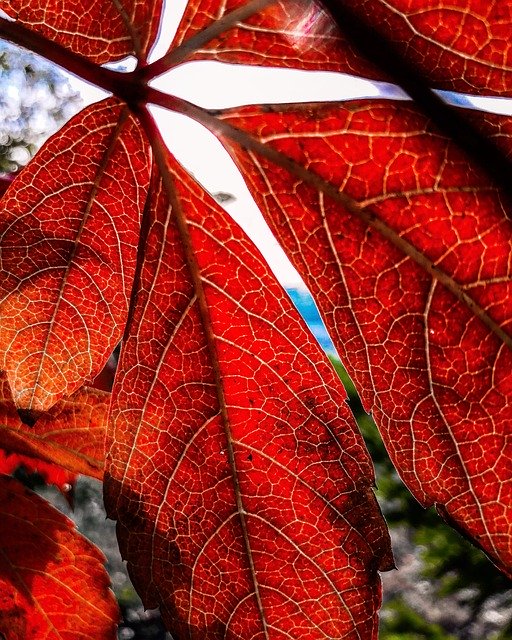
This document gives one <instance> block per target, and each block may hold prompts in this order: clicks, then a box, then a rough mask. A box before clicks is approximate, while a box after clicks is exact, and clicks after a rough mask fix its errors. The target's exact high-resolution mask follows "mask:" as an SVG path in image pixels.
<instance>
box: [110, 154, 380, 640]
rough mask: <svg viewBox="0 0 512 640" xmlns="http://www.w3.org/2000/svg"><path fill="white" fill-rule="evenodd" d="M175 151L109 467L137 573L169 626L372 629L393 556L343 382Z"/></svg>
mask: <svg viewBox="0 0 512 640" xmlns="http://www.w3.org/2000/svg"><path fill="white" fill-rule="evenodd" d="M164 162H165V160H164V158H163V154H162V156H161V157H160V165H162V164H163V163H164ZM166 162H167V163H168V164H167V167H166V168H165V178H164V180H165V185H166V189H167V190H169V191H170V193H171V194H172V195H171V196H170V199H169V197H168V196H167V195H166V189H164V188H163V187H162V185H161V183H160V181H159V180H158V179H156V181H155V185H154V189H153V190H152V191H153V204H152V207H151V211H150V220H149V221H148V228H147V240H146V243H145V244H146V247H147V251H146V254H145V257H144V263H143V265H142V271H141V274H140V282H139V286H138V290H137V295H136V307H135V310H134V312H133V317H132V319H131V323H130V327H129V332H128V335H127V338H126V343H125V345H124V347H123V351H122V354H121V359H120V364H119V370H118V376H117V377H116V382H115V384H114V390H113V400H112V428H111V440H112V446H111V448H110V451H109V453H108V455H107V469H106V477H105V494H106V504H107V513H108V514H109V516H110V517H113V518H115V519H117V520H118V536H119V540H120V547H121V550H122V554H123V556H124V557H125V558H126V559H127V560H128V567H129V570H130V574H131V577H132V580H133V581H134V584H135V585H136V587H137V589H138V591H139V592H140V593H141V595H142V598H143V601H144V603H145V605H146V606H148V607H153V606H157V605H159V606H160V607H161V610H162V613H163V616H164V619H165V620H166V624H167V625H168V626H169V629H170V630H171V632H172V633H173V634H176V636H175V637H177V638H182V637H183V638H184V637H187V638H190V639H192V638H194V639H197V640H199V639H201V640H213V639H214V638H215V639H217V638H226V639H228V638H229V639H232V640H233V639H235V638H242V637H243V638H264V637H265V638H284V637H290V630H291V629H293V636H294V637H307V638H311V639H312V638H326V637H329V638H340V637H344V638H345V637H346V638H360V639H361V640H362V639H364V640H367V639H368V640H369V639H370V638H374V637H375V634H376V631H377V624H376V611H377V608H378V606H379V601H380V586H379V579H378V576H377V568H379V567H380V568H382V569H386V568H389V567H390V565H391V564H392V559H391V555H390V550H389V546H388V545H389V540H388V535H387V532H386V528H385V524H384V522H383V520H382V517H381V515H380V512H379V509H378V506H377V504H376V501H375V498H374V495H373V492H372V489H371V485H372V482H373V471H372V468H371V463H370V460H369V458H368V456H367V453H366V451H365V449H364V444H363V441H362V439H361V437H360V435H359V433H358V432H357V428H356V426H355V424H354V422H353V418H352V416H351V414H350V412H349V411H348V408H347V405H346V402H345V392H344V390H343V387H342V386H341V385H340V382H339V380H338V378H337V376H336V374H335V373H334V371H333V370H332V368H331V366H330V364H329V363H328V361H327V359H326V356H325V354H323V352H322V351H321V350H320V348H319V347H318V345H317V344H316V343H315V341H314V339H312V338H311V337H310V335H309V333H308V331H307V329H306V327H305V325H304V324H303V322H302V320H301V319H300V317H299V316H298V314H297V313H296V311H295V310H294V308H293V305H292V303H291V302H290V300H289V299H288V297H287V296H286V294H285V293H284V292H283V290H282V289H281V288H280V286H279V285H278V284H277V283H276V281H275V279H274V277H273V276H272V275H271V273H270V271H269V270H268V267H267V266H266V265H265V264H264V262H263V259H262V258H261V256H260V255H259V254H258V252H257V251H256V249H255V248H254V247H253V246H252V244H251V243H250V241H249V240H248V239H247V238H246V237H245V236H244V235H243V233H242V231H241V230H240V229H239V228H238V227H237V226H236V225H234V223H233V222H232V221H230V219H229V217H228V216H227V214H225V213H224V212H223V211H222V210H221V209H220V208H219V207H218V206H217V205H216V204H215V203H214V201H213V200H212V199H211V198H210V197H209V196H208V195H207V194H206V193H205V192H204V191H203V190H202V189H201V188H200V187H199V186H198V185H196V184H195V183H194V182H193V180H192V179H191V178H190V176H189V175H188V174H187V173H186V172H185V171H184V170H182V169H181V168H180V167H179V165H177V164H176V163H175V161H174V160H173V159H172V158H167V160H166ZM283 363H286V364H283Z"/></svg>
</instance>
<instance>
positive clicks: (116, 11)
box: [0, 0, 162, 64]
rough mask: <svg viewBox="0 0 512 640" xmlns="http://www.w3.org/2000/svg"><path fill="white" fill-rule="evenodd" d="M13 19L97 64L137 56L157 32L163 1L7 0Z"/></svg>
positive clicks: (5, 5)
mask: <svg viewBox="0 0 512 640" xmlns="http://www.w3.org/2000/svg"><path fill="white" fill-rule="evenodd" d="M0 8H1V9H2V10H3V11H5V12H6V13H7V14H8V15H10V16H11V17H13V18H16V20H17V21H19V22H21V23H22V24H24V25H26V26H28V27H30V28H31V29H33V30H34V31H37V32H39V33H41V34H43V35H44V36H46V37H47V38H49V39H50V40H53V41H54V42H58V43H59V44H61V45H64V46H65V47H67V48H68V49H71V50H72V51H73V52H75V53H79V54H81V55H83V56H86V57H87V58H89V60H92V61H93V62H96V63H97V64H103V63H104V62H113V61H115V60H120V59H122V58H124V57H126V56H128V55H132V54H134V55H136V56H137V57H138V58H140V59H145V56H146V54H147V52H148V51H149V49H150V48H151V46H152V45H153V43H154V41H155V38H156V36H157V33H158V27H159V22H160V14H161V11H162V0H119V1H118V0H114V1H113V0H94V2H90V1H89V0H73V1H71V0H9V2H8V3H3V2H2V3H1V5H0Z"/></svg>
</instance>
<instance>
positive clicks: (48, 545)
mask: <svg viewBox="0 0 512 640" xmlns="http://www.w3.org/2000/svg"><path fill="white" fill-rule="evenodd" d="M14 532H15V535H13V533H14ZM0 548H1V549H2V553H1V554H0V634H2V637H4V638H5V640H27V639H28V638H33V639H34V640H36V639H39V638H45V640H75V639H76V638H83V639H84V640H87V639H90V640H108V639H112V640H113V639H114V638H116V623H117V620H118V619H119V613H118V610H117V605H116V602H115V598H114V595H113V593H112V592H111V591H110V590H109V579H108V575H107V572H106V571H105V568H104V567H103V563H104V561H105V558H104V557H103V554H102V553H101V551H100V550H99V549H98V548H97V547H95V546H94V545H93V544H91V543H90V542H89V541H88V540H86V539H85V538H83V537H82V536H81V535H80V534H79V533H77V532H76V530H75V528H74V525H73V523H72V522H71V520H69V519H68V518H66V517H65V516H64V515H62V513H60V512H59V511H57V510H56V509H54V508H53V507H52V506H50V505H49V504H48V503H47V502H46V501H45V500H43V499H42V498H40V497H39V496H37V495H36V494H34V493H32V492H31V491H28V490H27V489H25V488H24V487H23V486H22V485H21V484H20V483H19V482H17V481H16V480H14V479H10V478H7V477H0Z"/></svg>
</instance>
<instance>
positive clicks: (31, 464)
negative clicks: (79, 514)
mask: <svg viewBox="0 0 512 640" xmlns="http://www.w3.org/2000/svg"><path fill="white" fill-rule="evenodd" d="M20 468H23V469H24V470H25V471H26V472H27V473H29V474H32V473H36V474H38V475H39V476H40V477H41V478H42V479H43V480H44V482H45V483H46V484H52V485H53V486H54V487H56V488H57V489H58V490H59V491H60V492H61V494H62V495H63V496H64V498H65V499H66V500H67V502H68V504H69V506H70V507H73V504H74V487H75V482H76V478H77V476H76V474H75V473H71V472H70V471H68V470H67V469H64V468H63V467H59V466H58V465H56V464H52V463H51V462H46V461H45V460H41V458H38V457H32V456H29V455H23V454H19V453H12V452H11V451H5V450H4V449H0V474H5V475H8V476H10V475H12V474H14V473H15V471H17V470H18V469H20Z"/></svg>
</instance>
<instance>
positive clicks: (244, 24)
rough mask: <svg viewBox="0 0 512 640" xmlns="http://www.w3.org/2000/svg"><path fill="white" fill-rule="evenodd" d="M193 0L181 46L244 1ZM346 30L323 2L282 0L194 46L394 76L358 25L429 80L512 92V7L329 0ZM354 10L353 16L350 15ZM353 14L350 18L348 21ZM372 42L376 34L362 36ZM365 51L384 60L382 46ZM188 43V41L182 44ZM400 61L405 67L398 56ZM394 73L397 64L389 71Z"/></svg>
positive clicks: (228, 57) (205, 51)
mask: <svg viewBox="0 0 512 640" xmlns="http://www.w3.org/2000/svg"><path fill="white" fill-rule="evenodd" d="M243 4H244V3H243V2H241V0H228V1H227V2H223V3H218V2H216V1H215V0H192V1H191V2H190V3H189V4H188V5H187V9H186V11H185V14H184V17H183V20H182V22H181V25H180V28H179V29H178V32H177V34H176V37H175V40H174V43H173V45H174V46H178V45H182V44H183V43H185V42H186V41H187V40H188V39H190V38H191V37H193V36H195V37H196V38H197V36H198V34H199V33H200V32H201V31H203V30H205V29H206V28H207V27H209V26H210V25H212V23H214V21H215V20H218V19H220V18H223V17H224V16H227V15H228V14H229V13H230V12H231V11H233V10H234V9H236V8H237V7H239V6H240V5H243ZM325 4H327V6H328V7H330V8H331V9H332V10H333V11H335V12H336V13H337V18H338V20H337V22H338V24H339V25H340V26H341V28H342V29H344V27H345V25H346V28H347V31H346V32H345V31H343V32H342V31H341V30H340V29H339V27H338V25H337V24H336V23H335V22H334V21H333V19H332V18H331V17H330V16H329V14H328V13H326V10H325V9H324V8H323V6H322V3H321V2H318V1H317V2H315V1H313V2H311V1H309V0H281V1H280V2H272V3H270V4H269V5H268V6H266V7H265V8H264V9H263V10H261V11H259V10H257V8H256V13H255V15H253V16H250V17H248V18H246V19H245V20H243V21H241V22H239V23H235V24H234V25H229V26H232V28H230V29H227V30H225V31H224V32H223V33H221V34H220V35H219V34H214V37H212V38H211V39H210V40H207V41H205V42H200V43H199V46H198V47H197V50H195V49H193V48H192V47H189V50H188V51H187V55H189V57H190V58H191V59H215V60H220V61H224V62H232V63H240V64H259V65H265V66H278V67H295V68H299V69H321V70H324V71H327V70H329V71H343V72H346V73H352V74H356V75H361V76H364V77H367V78H372V79H383V80H387V79H389V76H387V75H386V74H383V72H382V71H379V69H378V67H376V66H374V65H373V64H372V63H371V62H370V61H368V60H366V59H365V58H364V57H361V55H360V54H359V53H358V44H360V43H358V42H357V37H361V36H360V34H357V37H356V38H355V41H354V33H353V32H351V30H352V31H353V29H354V27H353V26H352V20H354V19H355V20H356V22H355V23H354V24H358V23H359V24H362V25H363V26H364V28H365V29H366V28H368V29H369V30H370V33H371V31H372V30H373V31H375V32H376V33H377V34H379V35H380V36H382V37H383V38H384V40H385V41H387V42H391V43H392V46H393V48H394V50H395V52H396V53H397V54H398V55H399V56H400V57H401V58H402V59H403V60H406V61H407V64H413V65H415V67H416V68H417V69H418V71H419V72H420V73H421V74H422V76H423V77H424V78H425V82H428V83H430V84H432V86H435V87H437V88H442V89H449V90H452V91H462V92H466V93H476V94H491V95H512V47H510V33H512V6H511V5H510V3H507V2H505V3H503V2H502V3H499V2H491V3H489V2H485V1H482V0H455V1H454V2H446V0H438V1H437V2H430V3H428V5H426V4H425V2H424V1H423V0H391V1H388V0H363V1H361V0H327V2H326V3H325ZM347 11H348V14H347V13H346V12H347ZM347 17H348V18H349V20H347ZM363 37H365V38H366V39H368V40H371V35H369V34H368V33H366V35H364V36H363ZM379 46H380V45H378V44H377V45H376V48H375V49H374V50H372V49H371V47H372V42H370V41H369V42H367V43H365V47H364V49H365V51H366V52H367V53H369V54H370V55H371V56H372V60H374V61H375V63H376V64H377V65H378V64H379V61H380V60H379V53H380V52H379V49H378V47H379ZM184 49H185V47H184ZM396 65H400V60H399V59H397V61H396ZM388 71H389V72H391V73H392V72H393V70H388Z"/></svg>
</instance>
